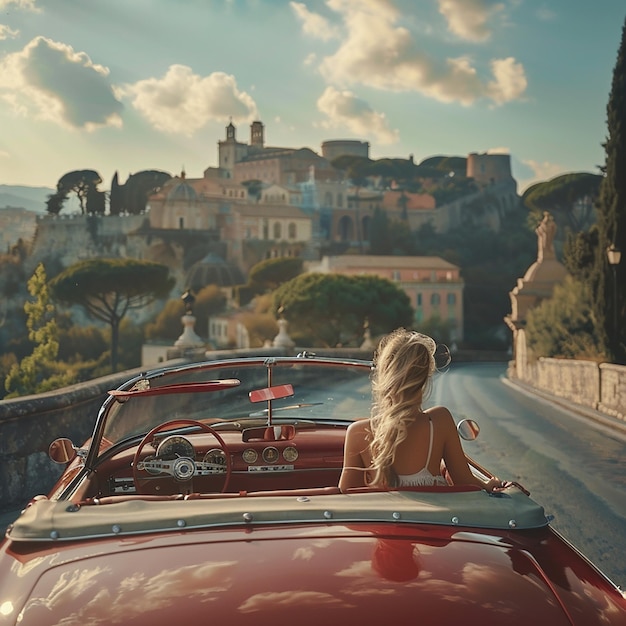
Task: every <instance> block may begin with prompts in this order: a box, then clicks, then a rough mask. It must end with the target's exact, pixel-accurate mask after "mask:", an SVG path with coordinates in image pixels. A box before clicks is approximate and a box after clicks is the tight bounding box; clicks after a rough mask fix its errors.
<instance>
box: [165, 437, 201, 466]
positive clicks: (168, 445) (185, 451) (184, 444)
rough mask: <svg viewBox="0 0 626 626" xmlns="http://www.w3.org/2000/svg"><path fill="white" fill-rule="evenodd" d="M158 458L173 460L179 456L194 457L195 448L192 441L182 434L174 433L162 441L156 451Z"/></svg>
mask: <svg viewBox="0 0 626 626" xmlns="http://www.w3.org/2000/svg"><path fill="white" fill-rule="evenodd" d="M156 455H157V458H159V459H163V460H165V461H168V460H169V461H171V460H173V459H176V458H179V457H187V458H189V459H193V457H194V450H193V445H192V444H191V441H189V440H188V439H185V438H184V437H181V436H180V435H172V436H171V437H166V438H165V439H163V441H161V443H160V444H159V447H158V448H157V451H156Z"/></svg>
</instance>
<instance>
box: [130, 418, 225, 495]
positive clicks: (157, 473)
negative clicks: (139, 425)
mask: <svg viewBox="0 0 626 626" xmlns="http://www.w3.org/2000/svg"><path fill="white" fill-rule="evenodd" d="M180 426H196V427H198V428H199V429H201V430H202V431H204V432H205V433H208V434H210V435H213V437H214V438H215V439H216V440H217V442H218V444H219V447H220V448H221V450H222V452H223V453H224V456H225V457H226V471H225V476H224V484H223V486H222V489H221V493H225V492H226V489H227V488H228V483H229V481H230V475H231V473H232V469H233V468H232V460H231V457H230V452H229V450H228V447H227V445H226V443H225V441H224V440H223V439H222V437H221V436H220V434H219V433H218V432H217V431H216V430H215V429H213V428H211V427H210V426H209V425H207V424H203V423H202V422H198V421H196V420H190V419H177V420H170V421H168V422H163V423H161V424H159V425H158V426H156V427H155V428H153V429H152V430H151V431H150V432H149V433H147V434H146V436H145V437H144V438H143V439H142V440H141V443H140V444H139V447H138V448H137V451H136V452H135V456H134V457H133V463H132V468H133V481H134V483H135V490H136V492H137V493H138V494H141V495H148V494H147V492H145V491H144V489H145V488H146V487H147V486H148V485H149V484H150V483H151V482H154V481H155V479H163V478H171V479H173V480H176V481H178V482H180V483H181V484H184V483H190V482H191V481H192V480H193V479H194V477H196V476H207V475H213V474H216V473H218V472H215V471H214V470H215V467H214V465H213V464H210V463H205V462H204V461H196V460H195V459H193V458H187V457H178V458H176V459H174V460H172V461H164V460H158V459H154V458H153V459H144V461H142V460H141V453H142V452H143V449H144V448H145V447H146V446H147V445H148V444H151V443H152V442H153V441H154V437H155V435H156V434H157V433H160V432H161V431H163V430H170V429H172V428H175V427H180ZM150 470H152V471H150ZM220 473H221V472H220Z"/></svg>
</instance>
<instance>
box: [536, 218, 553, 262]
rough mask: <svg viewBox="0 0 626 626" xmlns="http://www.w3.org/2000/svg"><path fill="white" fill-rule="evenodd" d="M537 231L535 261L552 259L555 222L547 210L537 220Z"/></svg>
mask: <svg viewBox="0 0 626 626" xmlns="http://www.w3.org/2000/svg"><path fill="white" fill-rule="evenodd" d="M535 232H536V233H537V239H538V241H537V243H538V251H537V261H538V262H541V261H543V260H544V259H554V258H555V256H556V255H555V253H554V235H555V233H556V223H555V221H554V219H553V217H552V215H550V213H549V212H548V211H544V212H543V219H542V220H541V222H539V226H537V228H536V229H535Z"/></svg>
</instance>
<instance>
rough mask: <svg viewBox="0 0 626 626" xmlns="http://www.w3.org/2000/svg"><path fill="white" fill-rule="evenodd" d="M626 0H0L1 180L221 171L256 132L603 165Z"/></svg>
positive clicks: (550, 174)
mask: <svg viewBox="0 0 626 626" xmlns="http://www.w3.org/2000/svg"><path fill="white" fill-rule="evenodd" d="M625 18H626V3H625V2H624V0H598V1H597V2H591V1H590V0H301V1H289V0H99V1H96V0H0V184H7V185H28V186H44V187H55V186H56V183H57V181H58V180H59V178H61V176H63V175H64V174H65V173H67V172H69V171H73V170H82V169H91V170H95V171H97V172H98V173H99V174H100V176H101V178H102V180H103V184H102V185H101V189H103V190H106V189H109V188H110V184H111V179H112V177H113V175H114V174H115V173H116V172H117V173H118V176H119V181H120V182H121V183H123V182H124V181H125V180H126V178H127V177H128V176H129V175H130V174H133V173H136V172H138V171H142V170H148V169H156V170H161V171H165V172H168V173H170V174H172V175H175V174H179V173H180V172H181V171H182V170H184V171H185V172H186V175H187V176H188V177H190V178H199V177H201V176H202V173H203V171H204V170H205V169H206V168H207V167H215V166H217V159H218V156H217V142H218V141H220V140H222V139H224V138H225V127H226V126H227V125H228V123H229V122H230V121H231V120H232V122H233V124H235V126H236V128H237V139H238V140H239V141H242V142H245V143H247V142H249V138H250V123H251V122H252V121H254V120H261V121H262V122H263V124H264V125H265V144H266V145H267V146H280V147H290V148H301V147H308V148H311V149H312V150H314V151H316V152H318V153H320V152H321V144H322V142H324V141H328V140H332V139H358V140H362V141H368V142H369V144H370V157H371V158H373V159H380V158H383V157H391V158H409V157H410V156H411V155H412V156H413V159H414V161H415V162H416V163H419V162H421V161H422V160H424V159H426V158H429V157H432V156H440V155H446V156H467V155H468V154H469V153H471V152H478V153H484V152H489V153H508V154H510V155H511V163H512V170H513V176H514V177H515V179H516V180H517V182H518V192H520V193H522V192H523V191H524V189H526V188H527V187H528V186H529V185H531V184H533V183H536V182H541V181H545V180H550V179H552V178H554V177H555V176H558V175H560V174H564V173H570V172H592V173H599V169H598V168H599V166H601V165H603V164H604V160H605V154H604V150H603V148H602V143H603V142H604V141H605V139H606V134H607V127H606V105H607V102H608V98H609V94H610V89H611V81H612V76H613V69H614V67H615V62H616V59H617V51H618V49H619V45H620V40H621V34H622V27H623V25H624V20H625Z"/></svg>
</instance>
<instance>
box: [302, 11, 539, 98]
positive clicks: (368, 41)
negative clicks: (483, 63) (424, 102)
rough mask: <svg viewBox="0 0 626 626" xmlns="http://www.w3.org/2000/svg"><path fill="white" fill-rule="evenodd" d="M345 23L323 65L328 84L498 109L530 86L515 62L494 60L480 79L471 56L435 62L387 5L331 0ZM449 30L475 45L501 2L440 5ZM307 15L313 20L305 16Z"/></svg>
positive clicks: (484, 34)
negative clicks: (489, 103)
mask: <svg viewBox="0 0 626 626" xmlns="http://www.w3.org/2000/svg"><path fill="white" fill-rule="evenodd" d="M326 4H327V6H328V7H329V8H330V9H331V10H333V11H335V13H336V14H337V16H338V17H339V18H340V19H341V21H342V23H343V30H344V34H343V36H342V38H341V40H340V44H339V46H338V48H337V49H336V50H335V51H334V53H333V54H331V55H329V56H326V57H325V58H324V59H323V60H322V61H321V63H320V64H319V72H320V74H321V75H322V77H323V78H324V79H325V80H326V82H327V83H328V84H329V85H334V86H335V87H338V88H346V87H349V86H351V85H362V86H366V87H372V88H375V89H379V90H384V91H396V92H418V93H421V94H424V95H425V96H428V97H430V98H434V99H436V100H439V101H441V102H459V103H461V104H464V105H470V104H472V103H473V102H475V101H477V100H479V99H489V100H492V101H493V102H494V103H495V104H496V105H500V104H503V103H505V102H509V101H511V100H516V99H518V98H520V97H521V96H522V94H523V93H524V91H525V89H526V86H527V81H526V76H525V71H524V67H523V65H522V64H521V63H518V62H517V61H516V60H515V59H514V58H512V57H509V58H504V59H492V60H491V62H490V63H489V66H488V67H489V70H490V73H489V72H488V71H487V70H485V71H484V75H481V74H480V73H479V71H478V69H477V68H476V67H475V65H474V62H473V61H472V59H471V58H470V57H469V56H467V55H461V56H458V57H455V58H435V57H433V56H431V55H430V54H428V53H427V52H426V51H425V50H424V49H422V48H420V47H419V45H418V40H417V37H416V35H415V34H414V33H412V32H411V31H410V30H409V29H408V28H406V27H405V26H400V25H398V22H399V20H400V19H401V15H400V14H399V12H398V11H397V10H396V9H395V8H394V6H393V4H392V3H391V2H390V1H389V0H327V2H326ZM440 6H441V7H442V8H443V10H445V11H446V14H445V15H446V17H447V19H448V24H449V28H451V29H454V31H455V32H456V33H457V34H459V36H461V35H462V36H463V37H464V38H465V39H470V40H473V41H476V40H480V39H481V38H486V37H487V36H488V35H489V33H490V31H489V29H488V27H487V20H488V19H489V18H490V17H491V16H493V15H494V14H495V13H497V12H498V11H500V10H501V7H502V5H501V3H495V2H488V1H487V0H441V3H440ZM307 15H308V16H310V15H312V14H311V13H310V12H308V11H307Z"/></svg>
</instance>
